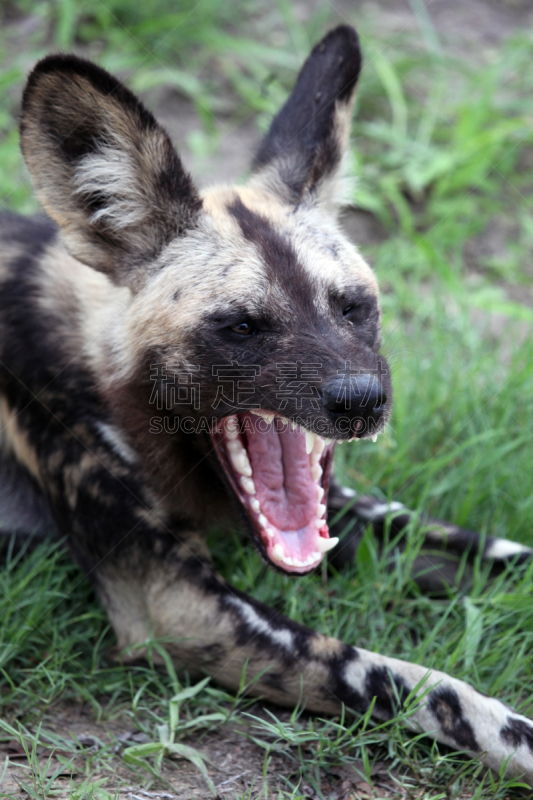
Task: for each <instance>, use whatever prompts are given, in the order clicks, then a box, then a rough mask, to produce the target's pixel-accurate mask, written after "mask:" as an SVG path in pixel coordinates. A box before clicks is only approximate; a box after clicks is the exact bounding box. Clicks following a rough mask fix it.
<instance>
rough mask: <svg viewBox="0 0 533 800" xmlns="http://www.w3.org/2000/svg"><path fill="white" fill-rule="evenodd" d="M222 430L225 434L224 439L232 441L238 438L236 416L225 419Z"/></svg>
mask: <svg viewBox="0 0 533 800" xmlns="http://www.w3.org/2000/svg"><path fill="white" fill-rule="evenodd" d="M224 430H225V433H226V438H227V439H229V440H230V441H231V440H232V439H237V438H238V436H239V420H238V419H237V417H236V416H233V417H227V418H226V420H225V422H224Z"/></svg>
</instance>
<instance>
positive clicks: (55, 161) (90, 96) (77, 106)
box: [21, 55, 201, 288]
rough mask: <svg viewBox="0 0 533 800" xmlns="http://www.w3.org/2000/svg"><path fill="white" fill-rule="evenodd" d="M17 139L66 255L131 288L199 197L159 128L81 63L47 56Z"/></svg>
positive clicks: (30, 86)
mask: <svg viewBox="0 0 533 800" xmlns="http://www.w3.org/2000/svg"><path fill="white" fill-rule="evenodd" d="M21 146H22V152H23V154H24V158H25V160H26V164H27V166H28V169H29V171H30V173H31V176H32V179H33V183H34V185H35V189H36V192H37V195H38V197H39V199H40V201H41V203H42V204H43V206H44V208H45V209H46V211H47V212H48V214H49V215H50V216H51V217H52V219H54V220H55V221H56V222H57V224H58V225H59V227H60V229H61V232H62V236H63V240H64V242H65V245H66V246H67V248H68V250H69V251H70V253H71V254H72V255H73V256H75V257H76V258H78V259H79V260H80V261H83V262H84V263H85V264H88V265H89V266H91V267H94V268H95V269H99V270H101V271H102V272H105V273H107V274H108V275H109V276H110V277H111V279H112V280H114V281H115V282H116V283H119V284H128V285H130V286H132V287H133V288H134V287H135V286H138V285H139V284H140V283H142V281H143V279H144V275H143V273H144V271H145V269H143V268H147V266H148V265H149V264H150V262H153V260H154V258H156V257H157V255H158V254H159V253H160V252H161V250H162V249H163V247H164V246H165V245H166V244H167V243H168V242H169V241H170V240H171V239H172V238H174V237H175V236H177V235H179V234H180V233H182V232H184V231H185V230H187V229H188V228H191V227H193V226H194V224H195V219H196V217H197V215H198V213H199V211H200V208H201V200H200V198H199V196H198V194H197V192H196V189H195V188H194V185H193V183H192V181H191V179H190V177H189V175H188V174H187V173H186V172H185V170H184V168H183V165H182V163H181V161H180V159H179V157H178V155H177V153H176V151H175V150H174V148H173V146H172V144H171V142H170V139H169V137H168V135H167V134H166V132H165V131H164V130H163V129H162V128H161V127H160V126H159V125H158V124H157V122H156V121H155V119H154V118H153V116H152V115H151V114H150V112H149V111H147V110H146V109H145V108H144V107H143V106H142V104H141V103H140V102H139V101H138V100H137V98H136V97H135V96H134V95H133V94H132V93H131V92H130V91H129V89H127V88H126V87H125V86H123V85H122V84H121V83H120V82H119V81H117V80H116V79H115V78H113V77H112V76H111V75H109V74H108V73H107V72H105V70H103V69H100V67H97V66H96V65H94V64H92V63H91V62H89V61H84V60H83V59H80V58H77V57H76V56H70V55H55V56H48V57H47V58H45V59H43V60H42V61H40V62H39V63H38V64H37V66H36V67H35V69H34V70H33V72H32V73H31V75H30V77H29V79H28V82H27V84H26V88H25V91H24V97H23V101H22V118H21Z"/></svg>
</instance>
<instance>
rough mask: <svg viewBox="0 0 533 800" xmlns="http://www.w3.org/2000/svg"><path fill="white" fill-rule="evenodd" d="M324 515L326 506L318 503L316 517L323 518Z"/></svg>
mask: <svg viewBox="0 0 533 800" xmlns="http://www.w3.org/2000/svg"><path fill="white" fill-rule="evenodd" d="M325 513H326V506H325V505H324V503H319V504H318V505H317V507H316V515H317V517H323V516H324V514H325Z"/></svg>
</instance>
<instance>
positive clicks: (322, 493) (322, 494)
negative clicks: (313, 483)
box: [316, 486, 324, 503]
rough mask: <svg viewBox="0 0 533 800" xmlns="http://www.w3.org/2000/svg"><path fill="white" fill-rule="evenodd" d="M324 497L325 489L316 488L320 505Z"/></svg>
mask: <svg viewBox="0 0 533 800" xmlns="http://www.w3.org/2000/svg"><path fill="white" fill-rule="evenodd" d="M323 497H324V487H323V486H317V487H316V499H317V500H318V502H319V503H320V502H321V501H322V498H323Z"/></svg>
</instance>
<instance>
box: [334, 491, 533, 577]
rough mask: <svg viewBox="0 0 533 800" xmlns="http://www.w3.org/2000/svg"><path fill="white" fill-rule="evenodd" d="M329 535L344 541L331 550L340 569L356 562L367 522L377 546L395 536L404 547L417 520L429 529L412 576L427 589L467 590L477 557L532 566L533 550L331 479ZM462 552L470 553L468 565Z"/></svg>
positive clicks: (495, 564)
mask: <svg viewBox="0 0 533 800" xmlns="http://www.w3.org/2000/svg"><path fill="white" fill-rule="evenodd" d="M328 519H329V520H330V521H331V520H336V522H335V523H334V524H333V525H331V524H330V533H331V535H332V536H337V537H339V538H340V539H341V541H340V543H339V545H338V546H337V547H336V548H335V549H334V550H332V551H331V553H330V554H329V562H330V563H331V564H332V565H333V566H334V567H335V568H336V569H338V570H341V569H343V568H344V567H347V566H349V565H351V564H352V563H353V561H354V558H355V555H356V553H357V549H358V547H359V545H360V543H361V540H362V538H363V535H364V533H365V530H366V529H367V527H368V525H372V530H373V532H374V536H375V537H376V540H377V542H378V546H380V547H382V546H383V545H384V544H385V542H386V539H387V536H389V537H390V539H395V540H396V541H397V543H398V544H397V546H398V548H399V549H400V550H403V549H404V547H405V544H406V542H405V534H406V532H407V531H408V530H409V527H410V525H411V523H412V522H413V521H415V522H417V523H418V524H419V525H420V526H421V527H422V528H423V533H424V541H423V543H422V548H421V550H420V552H419V553H418V554H417V556H416V558H415V560H414V562H413V564H412V577H413V579H414V580H415V581H416V583H417V584H418V585H419V586H420V588H421V589H422V590H423V591H426V592H427V591H431V592H435V591H441V590H442V589H443V588H445V587H447V586H458V585H459V586H460V587H461V588H462V589H463V590H468V589H469V587H470V585H471V580H472V575H473V567H472V562H473V560H474V558H475V557H476V556H480V557H481V559H482V560H483V561H486V562H489V563H490V564H491V568H492V571H493V572H494V573H497V572H498V571H501V570H502V569H504V568H505V567H506V566H507V565H508V564H510V563H514V564H527V563H529V562H530V561H531V558H532V557H533V550H532V549H531V548H530V547H526V545H522V544H518V543H517V542H513V541H510V540H509V539H500V538H496V537H494V536H481V534H479V533H477V532H475V531H471V530H468V529H467V528H461V527H459V526H458V525H453V524H451V523H449V522H443V521H442V520H440V519H435V518H433V517H429V516H427V515H424V514H420V515H419V514H417V513H416V512H414V511H411V510H410V509H409V508H407V507H406V506H404V505H403V503H399V502H397V501H392V502H390V503H387V502H384V501H382V500H380V499H379V498H377V497H374V496H372V495H358V494H356V492H354V491H353V490H352V489H347V488H346V487H343V486H340V485H339V484H338V483H337V482H336V481H331V484H330V491H329V499H328ZM463 555H466V556H467V559H466V563H464V559H463Z"/></svg>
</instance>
